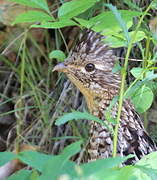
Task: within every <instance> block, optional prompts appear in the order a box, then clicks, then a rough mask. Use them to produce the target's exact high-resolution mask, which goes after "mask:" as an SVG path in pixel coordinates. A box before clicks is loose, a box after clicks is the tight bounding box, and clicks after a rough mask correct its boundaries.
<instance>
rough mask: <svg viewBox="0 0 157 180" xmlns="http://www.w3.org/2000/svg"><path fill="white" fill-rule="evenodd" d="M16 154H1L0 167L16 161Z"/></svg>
mask: <svg viewBox="0 0 157 180" xmlns="http://www.w3.org/2000/svg"><path fill="white" fill-rule="evenodd" d="M15 157H16V154H14V153H12V152H0V166H2V165H4V164H5V163H7V162H9V161H11V160H13V159H15Z"/></svg>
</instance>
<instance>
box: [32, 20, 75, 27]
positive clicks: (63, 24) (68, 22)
mask: <svg viewBox="0 0 157 180" xmlns="http://www.w3.org/2000/svg"><path fill="white" fill-rule="evenodd" d="M76 25H77V24H76V23H75V22H74V21H72V20H69V19H62V20H60V21H57V22H42V23H41V24H40V25H36V24H34V25H32V26H31V27H32V28H46V29H58V28H63V27H66V26H76Z"/></svg>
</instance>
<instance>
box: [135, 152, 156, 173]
mask: <svg viewBox="0 0 157 180" xmlns="http://www.w3.org/2000/svg"><path fill="white" fill-rule="evenodd" d="M156 162H157V151H156V152H152V153H150V154H148V155H145V156H144V157H143V158H142V159H141V160H139V161H138V162H137V163H136V165H138V166H145V167H147V168H152V169H156V170H157V166H156Z"/></svg>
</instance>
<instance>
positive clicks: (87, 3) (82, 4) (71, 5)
mask: <svg viewBox="0 0 157 180" xmlns="http://www.w3.org/2000/svg"><path fill="white" fill-rule="evenodd" d="M96 2H98V1H97V0H73V1H70V2H66V3H64V4H63V5H62V6H61V7H60V8H59V10H58V18H59V19H61V18H65V19H69V18H72V17H74V16H77V15H79V14H81V13H83V12H84V11H86V10H87V9H89V8H90V7H92V6H93V5H94V4H95V3H96Z"/></svg>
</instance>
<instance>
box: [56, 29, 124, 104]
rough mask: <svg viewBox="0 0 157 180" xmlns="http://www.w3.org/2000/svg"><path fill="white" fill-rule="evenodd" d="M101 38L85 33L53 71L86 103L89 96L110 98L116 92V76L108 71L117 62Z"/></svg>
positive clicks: (88, 32) (117, 86)
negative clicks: (83, 98) (71, 86)
mask: <svg viewBox="0 0 157 180" xmlns="http://www.w3.org/2000/svg"><path fill="white" fill-rule="evenodd" d="M104 38H105V37H104V36H102V35H100V34H99V33H96V32H93V31H91V30H87V31H86V32H85V33H83V35H82V37H81V39H80V40H79V42H78V43H77V45H76V46H75V48H74V49H73V50H72V52H71V54H70V55H69V57H68V58H67V59H66V60H65V62H64V63H60V64H58V65H56V66H55V67H54V69H53V71H60V72H64V73H65V74H66V75H67V76H68V78H69V79H70V80H71V81H72V82H73V83H74V84H75V85H76V87H77V88H78V89H79V90H80V91H81V92H82V93H83V95H84V96H85V98H86V99H87V101H88V99H89V98H90V97H91V96H92V97H99V96H101V97H102V96H104V98H105V96H107V95H109V94H113V96H114V95H115V93H117V91H118V90H119V85H120V81H121V78H120V75H119V73H114V72H113V71H112V69H113V67H114V65H115V63H116V61H117V58H116V56H115V55H114V50H113V49H112V48H110V47H109V46H108V45H106V44H105V43H104V42H103V39H104ZM106 93H107V94H106ZM106 98H107V97H106Z"/></svg>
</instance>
